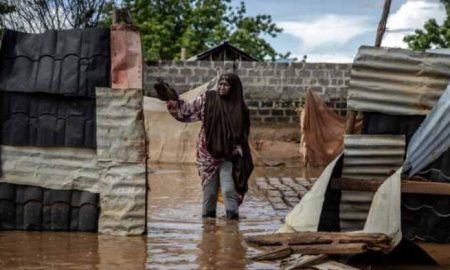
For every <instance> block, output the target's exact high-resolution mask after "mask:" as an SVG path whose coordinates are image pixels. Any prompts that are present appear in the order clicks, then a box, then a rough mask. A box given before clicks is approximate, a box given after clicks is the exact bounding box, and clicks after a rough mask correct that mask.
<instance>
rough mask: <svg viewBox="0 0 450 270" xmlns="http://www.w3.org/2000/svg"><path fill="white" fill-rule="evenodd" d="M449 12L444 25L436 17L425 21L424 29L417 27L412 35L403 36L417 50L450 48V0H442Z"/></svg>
mask: <svg viewBox="0 0 450 270" xmlns="http://www.w3.org/2000/svg"><path fill="white" fill-rule="evenodd" d="M441 2H442V3H443V4H444V6H445V10H446V12H447V18H446V19H445V21H444V22H443V24H442V25H439V24H438V23H437V22H436V20H435V19H430V20H428V21H426V22H425V24H424V26H423V28H424V29H423V30H421V29H417V30H415V33H414V34H412V35H408V36H406V37H404V38H403V41H405V42H406V43H408V47H409V48H411V49H413V50H416V51H425V50H426V49H430V48H450V0H441Z"/></svg>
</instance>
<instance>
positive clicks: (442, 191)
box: [402, 180, 450, 195]
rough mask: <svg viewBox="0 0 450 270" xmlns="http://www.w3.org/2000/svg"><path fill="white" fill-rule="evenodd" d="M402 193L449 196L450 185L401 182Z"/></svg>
mask: <svg viewBox="0 0 450 270" xmlns="http://www.w3.org/2000/svg"><path fill="white" fill-rule="evenodd" d="M402 193H414V194H433V195H450V184H449V183H440V182H422V181H408V180H403V181H402Z"/></svg>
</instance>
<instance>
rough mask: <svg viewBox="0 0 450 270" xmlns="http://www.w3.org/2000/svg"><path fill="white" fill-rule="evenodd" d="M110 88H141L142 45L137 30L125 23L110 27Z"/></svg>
mask: <svg viewBox="0 0 450 270" xmlns="http://www.w3.org/2000/svg"><path fill="white" fill-rule="evenodd" d="M111 52H112V53H111V76H112V80H111V83H112V86H111V87H112V88H115V89H130V88H136V89H142V86H143V80H142V60H143V59H142V45H141V37H140V34H139V32H138V31H136V30H132V29H130V28H129V27H128V26H127V25H123V24H121V25H117V24H114V25H112V28H111Z"/></svg>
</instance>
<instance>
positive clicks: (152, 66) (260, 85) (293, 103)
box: [144, 61, 351, 123]
mask: <svg viewBox="0 0 450 270" xmlns="http://www.w3.org/2000/svg"><path fill="white" fill-rule="evenodd" d="M350 69H351V64H334V63H272V62H230V61H227V62H222V61H220V62H210V61H196V62H182V61H159V62H149V63H147V64H146V65H145V71H144V72H145V76H144V78H145V83H144V87H145V89H146V94H147V95H149V96H155V93H154V91H153V89H152V88H153V84H154V83H155V81H156V78H157V77H162V78H164V80H166V81H167V82H168V83H171V84H173V85H174V86H175V87H176V89H177V90H178V91H180V92H181V93H183V92H185V91H188V90H190V89H193V88H195V87H197V86H199V85H201V84H203V83H205V82H207V81H209V80H210V79H211V78H212V77H213V76H215V75H216V74H220V73H223V72H225V71H235V72H236V73H237V74H238V75H239V76H240V78H241V80H242V83H243V86H244V93H245V99H246V101H247V104H248V106H249V108H250V111H251V113H252V120H253V121H255V122H260V123H273V122H277V123H278V122H281V123H286V122H287V123H297V122H298V115H297V112H296V108H298V107H300V106H301V105H302V98H303V96H304V94H305V92H306V90H307V89H312V90H313V91H314V92H316V93H318V94H319V95H321V96H322V97H323V98H324V100H325V101H326V102H328V103H329V104H330V105H331V106H332V107H333V108H335V110H336V111H338V112H343V111H345V107H346V106H345V97H346V95H347V85H348V81H349V78H350Z"/></svg>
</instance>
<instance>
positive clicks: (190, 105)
mask: <svg viewBox="0 0 450 270" xmlns="http://www.w3.org/2000/svg"><path fill="white" fill-rule="evenodd" d="M204 105H205V94H202V95H200V96H198V97H196V98H195V99H194V100H191V101H189V102H186V101H184V100H182V99H179V100H176V101H167V109H168V110H169V113H170V114H171V115H172V116H173V117H174V118H175V119H177V120H178V121H181V122H195V121H201V120H202V111H203V108H204Z"/></svg>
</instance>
